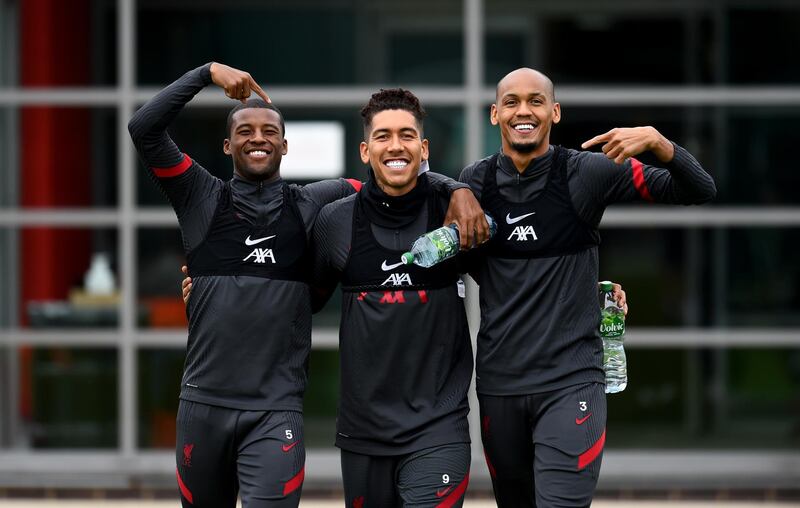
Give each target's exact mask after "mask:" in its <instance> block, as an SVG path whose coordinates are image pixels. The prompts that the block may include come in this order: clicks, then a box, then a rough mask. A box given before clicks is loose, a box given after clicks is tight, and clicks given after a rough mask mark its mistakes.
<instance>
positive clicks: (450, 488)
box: [436, 485, 453, 497]
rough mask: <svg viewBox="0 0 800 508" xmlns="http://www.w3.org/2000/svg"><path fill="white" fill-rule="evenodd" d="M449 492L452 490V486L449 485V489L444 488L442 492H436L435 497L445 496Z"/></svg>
mask: <svg viewBox="0 0 800 508" xmlns="http://www.w3.org/2000/svg"><path fill="white" fill-rule="evenodd" d="M451 490H453V486H452V485H451V486H449V487H447V488H446V489H444V490H437V491H436V497H442V496H446V495H447V493H448V492H450V491H451Z"/></svg>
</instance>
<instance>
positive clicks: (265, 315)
mask: <svg viewBox="0 0 800 508" xmlns="http://www.w3.org/2000/svg"><path fill="white" fill-rule="evenodd" d="M209 65H210V64H207V65H205V66H202V67H199V68H197V69H194V70H193V71H190V72H188V73H186V74H185V75H184V76H183V77H181V78H180V79H178V80H177V81H175V82H174V83H172V84H171V85H169V86H168V87H167V88H165V89H164V90H163V91H161V92H160V93H159V94H158V95H156V96H155V97H154V98H153V99H152V100H150V101H148V102H147V104H145V105H144V106H143V107H142V108H141V109H140V110H139V111H137V112H136V114H135V115H134V117H133V119H132V120H131V121H130V124H129V126H128V127H129V130H130V132H131V137H132V138H133V141H134V144H135V145H136V148H137V150H138V151H139V155H140V156H141V158H142V160H143V162H144V164H145V165H146V166H147V167H148V168H149V171H150V175H151V176H152V177H153V178H154V180H155V181H156V184H157V185H158V186H159V187H160V188H161V190H162V191H163V192H164V193H165V194H166V196H167V198H168V199H169V201H170V202H171V203H172V206H173V208H174V209H175V212H176V214H177V216H178V221H179V224H180V228H181V234H182V236H183V244H184V249H185V251H186V253H187V256H188V260H189V266H190V275H192V277H193V287H192V295H191V297H190V299H189V303H188V307H187V312H188V316H189V339H188V344H187V350H186V363H185V366H184V373H183V381H182V386H181V398H183V399H186V400H192V401H197V402H203V403H206V404H214V405H219V406H224V407H230V408H236V409H250V410H297V411H299V410H301V409H302V396H303V392H304V390H305V385H306V378H307V373H306V366H307V362H308V354H309V351H310V347H311V302H310V297H309V296H310V294H309V285H308V283H307V281H306V280H305V279H306V277H307V274H308V272H309V271H310V270H309V269H310V267H309V266H308V265H307V263H305V262H304V261H303V260H304V257H305V256H307V254H308V249H307V248H306V244H307V242H308V239H309V236H310V233H311V228H312V227H313V224H314V221H315V220H316V216H317V213H318V212H319V210H320V209H321V208H322V206H323V205H325V204H327V203H330V202H332V201H335V200H337V199H339V198H342V197H345V196H347V195H349V194H352V193H353V192H355V190H354V186H360V183H359V182H349V181H347V180H344V179H339V180H328V181H323V182H318V183H314V184H310V185H306V186H304V187H301V186H298V185H287V184H286V183H285V182H283V181H282V180H281V179H277V180H275V181H271V182H251V181H248V180H244V179H242V178H240V177H239V176H234V177H233V179H232V180H230V181H228V182H224V181H222V180H220V179H218V178H216V177H214V176H213V175H211V174H210V173H209V172H208V171H206V170H205V169H204V168H203V167H202V166H201V165H200V164H198V163H197V162H196V161H193V160H192V159H190V158H189V157H188V156H187V155H185V154H182V153H181V152H180V150H179V149H178V147H177V146H176V145H175V143H174V142H173V141H172V140H171V139H170V137H169V135H168V134H167V132H166V128H167V126H168V125H169V124H170V123H171V121H172V120H173V119H174V118H175V116H177V114H178V113H179V112H180V111H181V109H183V107H184V105H185V104H186V103H187V102H189V101H190V100H191V99H192V97H194V95H196V94H197V93H198V92H199V91H200V90H202V89H203V88H204V87H205V86H207V85H208V84H210V83H211V76H210V72H209ZM270 237H271V238H270ZM176 275H177V274H176ZM178 278H179V277H176V280H177V279H178Z"/></svg>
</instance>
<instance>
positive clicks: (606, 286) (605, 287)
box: [600, 280, 614, 292]
mask: <svg viewBox="0 0 800 508" xmlns="http://www.w3.org/2000/svg"><path fill="white" fill-rule="evenodd" d="M613 290H614V283H613V282H611V281H610V280H604V281H602V282H600V291H603V292H606V291H613Z"/></svg>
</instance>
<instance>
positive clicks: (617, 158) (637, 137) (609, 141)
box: [581, 127, 675, 164]
mask: <svg viewBox="0 0 800 508" xmlns="http://www.w3.org/2000/svg"><path fill="white" fill-rule="evenodd" d="M598 144H602V147H601V149H602V150H603V153H604V154H606V157H608V158H609V159H611V160H612V161H614V162H615V163H617V164H622V163H624V162H625V161H626V160H627V159H629V158H631V157H635V156H637V155H639V154H641V153H642V152H647V151H650V152H653V155H655V156H656V157H658V160H660V161H661V162H664V163H666V162H669V161H671V160H672V158H673V157H674V155H675V146H674V145H673V144H672V142H670V140H668V139H667V138H665V137H664V136H663V135H662V134H661V133H660V132H658V131H657V130H656V129H655V128H654V127H625V128H617V129H611V130H610V131H608V132H606V133H604V134H600V135H599V136H595V137H593V138H592V139H590V140H588V141H585V142H584V143H583V144H582V145H581V148H583V149H584V150H586V149H587V148H590V147H592V146H594V145H598Z"/></svg>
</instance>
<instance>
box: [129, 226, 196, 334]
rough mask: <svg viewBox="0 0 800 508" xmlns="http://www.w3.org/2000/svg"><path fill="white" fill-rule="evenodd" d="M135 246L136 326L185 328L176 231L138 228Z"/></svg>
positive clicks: (180, 252)
mask: <svg viewBox="0 0 800 508" xmlns="http://www.w3.org/2000/svg"><path fill="white" fill-rule="evenodd" d="M137 244H138V254H137V259H138V263H137V264H138V266H139V275H138V277H137V281H136V283H137V302H138V306H139V309H138V323H139V326H141V327H145V328H151V327H154V328H181V329H185V328H186V326H187V324H188V323H187V320H186V308H185V306H184V304H183V299H182V297H181V287H180V282H181V280H183V278H184V275H183V273H181V266H182V265H185V264H186V257H185V256H184V253H183V252H184V249H183V243H182V240H181V235H180V232H179V231H178V230H177V229H173V228H167V229H162V228H142V229H140V230H139V237H138V241H137Z"/></svg>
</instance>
